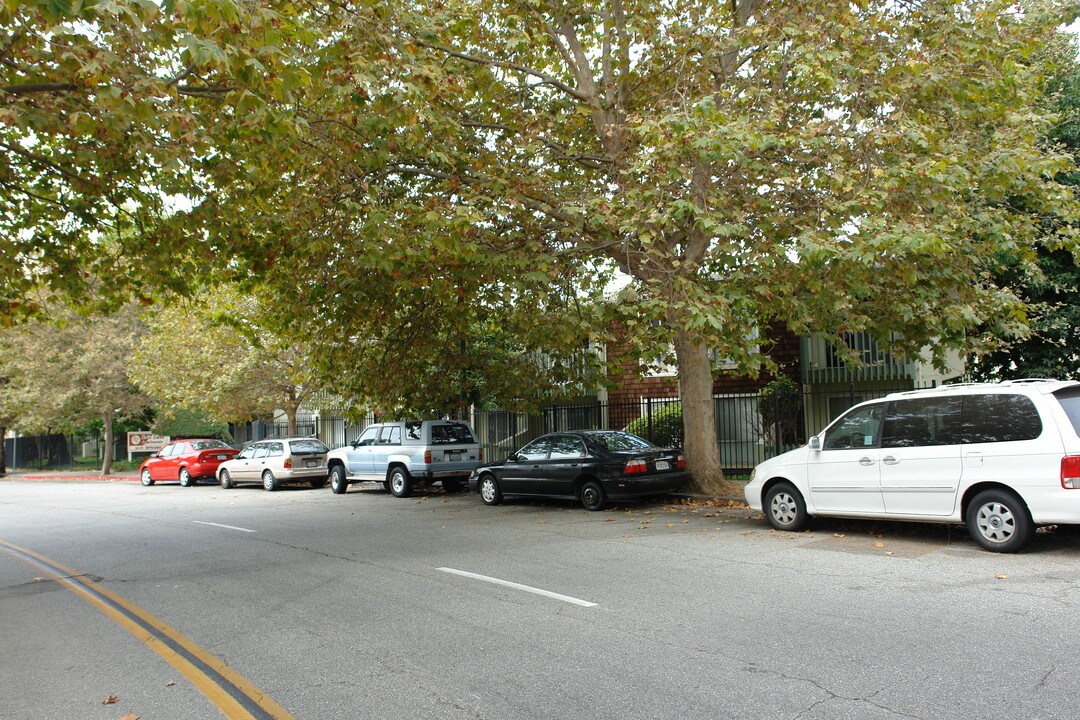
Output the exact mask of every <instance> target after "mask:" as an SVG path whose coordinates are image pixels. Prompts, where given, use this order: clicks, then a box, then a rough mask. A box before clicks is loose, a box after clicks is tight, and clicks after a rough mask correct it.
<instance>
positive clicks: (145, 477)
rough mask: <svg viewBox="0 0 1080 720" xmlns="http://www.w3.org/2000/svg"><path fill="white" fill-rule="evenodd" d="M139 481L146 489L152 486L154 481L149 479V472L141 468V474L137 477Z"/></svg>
mask: <svg viewBox="0 0 1080 720" xmlns="http://www.w3.org/2000/svg"><path fill="white" fill-rule="evenodd" d="M139 479H140V480H142V484H143V485H145V486H146V487H150V486H151V485H153V484H154V479H153V478H152V477H150V470H149V469H148V468H143V471H142V473H141V474H140V475H139Z"/></svg>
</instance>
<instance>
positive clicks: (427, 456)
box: [424, 450, 431, 465]
mask: <svg viewBox="0 0 1080 720" xmlns="http://www.w3.org/2000/svg"><path fill="white" fill-rule="evenodd" d="M424 464H425V465H430V464H431V451H430V450H425V451H424Z"/></svg>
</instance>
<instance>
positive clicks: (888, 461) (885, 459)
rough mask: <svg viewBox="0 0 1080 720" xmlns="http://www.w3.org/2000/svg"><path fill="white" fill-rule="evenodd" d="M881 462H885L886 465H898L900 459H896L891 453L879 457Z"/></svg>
mask: <svg viewBox="0 0 1080 720" xmlns="http://www.w3.org/2000/svg"><path fill="white" fill-rule="evenodd" d="M881 462H883V463H885V464H886V465H899V464H900V461H899V460H897V459H896V458H894V457H893V456H892V455H886V456H885V457H883V458H881Z"/></svg>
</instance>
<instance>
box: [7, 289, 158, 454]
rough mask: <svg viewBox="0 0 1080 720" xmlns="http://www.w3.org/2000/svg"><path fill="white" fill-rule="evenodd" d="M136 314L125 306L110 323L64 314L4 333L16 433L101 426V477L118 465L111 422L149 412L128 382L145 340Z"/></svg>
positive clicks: (106, 319)
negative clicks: (136, 350)
mask: <svg viewBox="0 0 1080 720" xmlns="http://www.w3.org/2000/svg"><path fill="white" fill-rule="evenodd" d="M142 330H143V328H142V324H141V322H140V320H139V316H138V310H137V308H135V307H132V306H127V307H125V308H123V309H121V310H120V311H118V312H116V313H114V314H112V315H109V316H104V317H95V318H92V319H88V318H83V317H80V316H78V315H75V314H74V313H70V312H62V313H59V314H58V315H57V316H56V317H55V319H54V320H52V321H49V320H44V319H39V320H36V321H33V322H30V323H27V324H24V325H21V326H18V327H14V328H6V329H4V331H3V341H2V342H0V369H2V372H0V374H3V375H5V376H6V377H7V378H8V382H7V383H6V384H5V385H4V387H3V393H2V398H3V399H2V403H3V405H4V407H5V408H6V412H8V413H10V416H11V417H14V418H15V419H14V422H13V423H12V425H13V426H14V427H17V428H19V429H22V430H24V431H26V432H34V431H37V430H44V429H46V428H51V429H66V430H73V429H75V428H76V427H78V426H80V425H83V424H85V423H87V422H89V421H91V420H95V419H98V420H100V421H101V423H102V426H103V429H104V446H105V448H104V453H103V458H102V465H101V474H102V475H108V474H109V472H110V471H111V469H112V461H113V421H114V420H116V419H117V418H120V417H123V416H128V415H136V414H139V413H141V412H143V411H144V410H145V408H146V406H147V404H148V401H147V398H146V397H144V396H143V395H142V394H140V393H139V392H138V391H137V390H136V389H135V388H134V387H133V386H132V384H131V383H130V382H129V381H128V379H127V375H126V372H125V366H126V364H127V359H128V356H129V355H130V353H131V351H132V348H133V346H134V344H135V341H136V339H137V338H138V336H139V334H140V333H141V332H142Z"/></svg>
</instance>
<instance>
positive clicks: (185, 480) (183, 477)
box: [180, 468, 195, 487]
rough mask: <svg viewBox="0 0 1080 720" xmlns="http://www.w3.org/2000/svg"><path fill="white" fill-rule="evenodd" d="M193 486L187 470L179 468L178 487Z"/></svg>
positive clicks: (193, 482)
mask: <svg viewBox="0 0 1080 720" xmlns="http://www.w3.org/2000/svg"><path fill="white" fill-rule="evenodd" d="M194 484H195V481H194V479H192V477H191V473H189V472H188V469H187V468H180V487H191V486H192V485H194Z"/></svg>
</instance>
